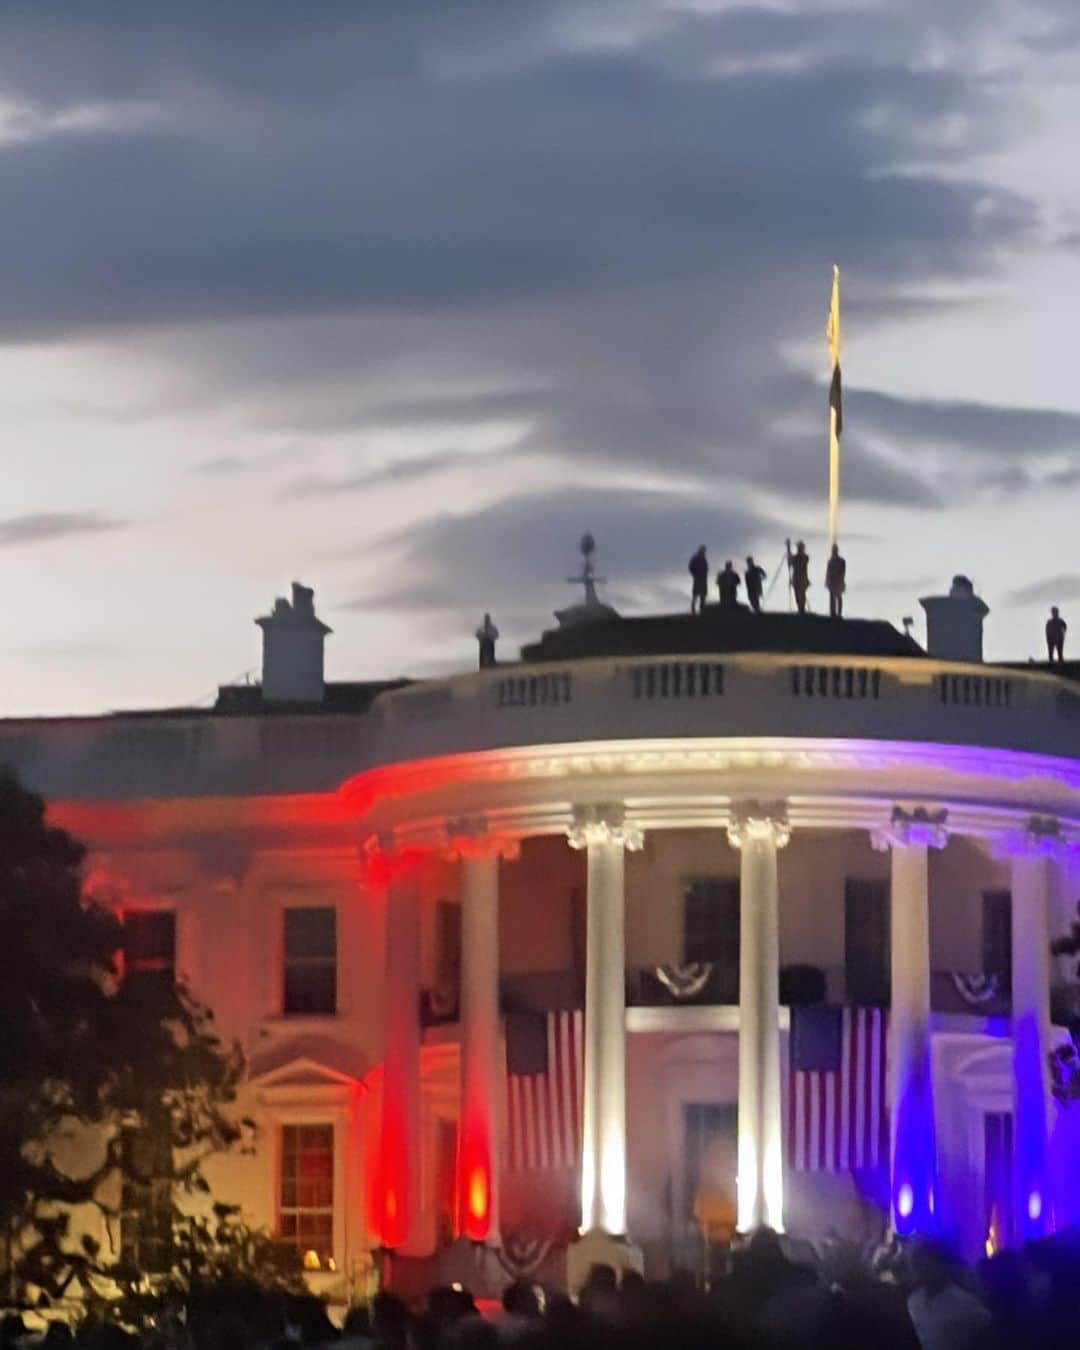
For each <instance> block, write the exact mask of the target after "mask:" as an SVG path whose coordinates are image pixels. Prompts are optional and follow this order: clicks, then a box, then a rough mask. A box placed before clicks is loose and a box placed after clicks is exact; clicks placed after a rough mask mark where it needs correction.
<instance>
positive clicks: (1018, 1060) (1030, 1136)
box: [379, 801, 1060, 1250]
mask: <svg viewBox="0 0 1080 1350" xmlns="http://www.w3.org/2000/svg"><path fill="white" fill-rule="evenodd" d="M726 829H727V838H728V841H729V843H730V844H731V845H732V846H733V847H735V848H736V849H738V850H739V853H740V885H741V889H740V896H741V903H740V971H739V1077H738V1092H739V1110H738V1127H737V1129H738V1135H737V1168H738V1177H737V1187H738V1227H739V1229H740V1230H741V1231H748V1230H751V1229H753V1228H756V1227H759V1226H762V1225H767V1226H769V1227H771V1228H773V1229H775V1230H776V1231H778V1232H779V1231H783V1214H784V1156H783V1154H784V1144H783V1130H782V1088H781V1055H780V1009H779V904H778V901H779V893H778V878H777V855H778V852H779V850H780V849H782V848H783V847H784V846H785V844H786V843H787V842H788V839H789V838H790V833H791V828H790V825H789V822H788V815H787V810H786V807H785V804H784V803H783V802H769V803H762V802H757V801H748V802H743V803H738V804H736V805H735V806H733V808H732V810H731V812H730V818H729V820H728V822H727V827H726ZM948 832H949V824H948V812H947V811H946V810H944V809H942V810H938V811H928V810H926V809H924V808H916V809H913V810H906V809H904V808H902V807H900V806H897V807H896V808H895V809H894V810H893V812H892V815H891V817H890V819H889V820H888V822H887V823H886V824H884V825H882V826H880V827H878V828H875V829H873V830H872V831H871V842H872V844H873V846H874V847H875V848H877V849H880V850H888V851H889V852H890V854H891V860H890V869H891V958H890V963H891V1005H890V1013H889V1043H888V1068H889V1103H890V1181H891V1208H892V1222H893V1226H894V1228H895V1229H896V1231H897V1232H899V1233H901V1234H904V1233H909V1232H914V1231H925V1230H929V1229H932V1228H933V1227H934V1209H935V1180H936V1179H935V1164H936V1146H935V1123H934V1102H933V1073H932V1063H931V1009H930V911H929V853H930V851H931V850H934V849H940V848H942V847H944V845H945V843H946V842H947V839H948ZM447 834H448V837H447V847H448V848H449V849H450V851H451V852H452V853H453V854H454V855H455V856H457V857H459V858H460V865H461V869H462V874H461V899H462V974H461V1008H460V1018H461V1115H460V1121H461V1125H460V1145H459V1168H458V1173H459V1184H460V1187H461V1193H460V1213H461V1216H462V1218H461V1221H462V1228H463V1231H464V1233H465V1235H466V1236H467V1237H469V1238H471V1239H473V1240H474V1241H477V1242H485V1243H487V1244H489V1245H491V1246H497V1245H498V1244H499V1241H500V1234H499V1175H500V1170H501V1168H500V1161H501V1159H500V1151H501V1142H502V1133H503V1131H502V1120H501V1100H502V1099H501V1093H500V1091H499V1084H500V1073H501V1069H500V1064H499V1054H500V1050H499V956H498V953H499V861H500V857H501V856H505V854H506V852H507V845H506V844H504V843H502V842H500V841H499V840H497V839H495V838H493V837H491V836H490V835H489V834H488V832H487V829H486V827H485V825H484V822H483V821H464V822H462V821H457V822H452V823H451V824H450V826H449V827H448V832H447ZM567 838H568V842H569V844H570V846H571V847H573V848H575V849H580V850H582V851H583V852H584V853H585V855H586V875H587V924H588V926H587V939H586V982H585V988H586V994H585V1001H586V1006H585V1033H584V1035H585V1041H584V1104H583V1105H584V1111H583V1138H582V1168H581V1230H582V1232H591V1233H597V1234H603V1235H606V1236H610V1237H616V1238H618V1237H623V1236H625V1235H626V1232H627V1184H626V1181H627V1179H626V1079H625V1075H626V1006H625V938H624V913H625V885H624V866H625V854H626V852H628V851H634V850H637V849H640V848H641V847H642V842H643V835H642V831H641V829H640V828H638V827H637V826H636V825H635V824H634V823H633V822H632V821H630V820H628V819H627V816H626V812H625V809H624V807H623V806H622V805H621V804H620V803H603V804H590V805H587V806H582V807H578V808H576V809H575V810H574V812H573V818H572V821H571V823H570V825H569V828H568V830H567ZM1059 844H1060V840H1059V828H1058V824H1057V822H1056V820H1053V819H1048V818H1043V817H1033V818H1031V819H1030V820H1029V821H1028V822H1027V823H1026V825H1025V826H1024V827H1023V828H1020V829H1018V830H1015V831H1013V832H1012V833H1007V834H1003V835H1002V836H1001V837H1000V838H999V839H998V840H997V848H998V851H999V852H1000V853H1002V854H1004V855H1007V856H1008V857H1009V858H1010V859H1011V879H1012V910H1013V933H1014V939H1015V940H1014V944H1013V974H1012V991H1011V992H1012V1010H1013V1036H1014V1058H1015V1084H1016V1090H1015V1107H1014V1120H1015V1135H1014V1137H1015V1141H1016V1147H1015V1154H1016V1165H1015V1167H1014V1175H1015V1184H1016V1187H1017V1195H1016V1213H1017V1215H1018V1216H1019V1223H1020V1227H1021V1231H1022V1235H1023V1236H1037V1235H1038V1234H1040V1233H1042V1232H1045V1231H1046V1230H1047V1227H1048V1226H1049V1224H1050V1223H1051V1220H1052V1216H1051V1213H1050V1209H1051V1206H1050V1197H1049V1194H1048V1185H1047V1182H1048V1145H1049V1138H1048V1120H1049V1111H1048V1094H1049V1082H1048V1071H1047V1049H1048V1045H1049V1033H1050V1014H1049V978H1050V975H1049V938H1050V934H1049V919H1048V906H1049V860H1050V858H1051V857H1052V856H1053V855H1054V854H1055V852H1056V851H1057V849H1058V847H1059ZM391 889H392V894H391V895H390V896H389V903H388V908H387V941H386V950H387V967H388V969H387V975H388V979H387V990H388V996H387V1027H386V1064H385V1070H384V1080H383V1142H382V1150H381V1167H382V1173H381V1176H380V1180H379V1184H380V1186H381V1190H382V1195H383V1214H382V1222H381V1229H382V1232H381V1236H382V1240H383V1242H384V1243H385V1245H387V1246H390V1247H396V1246H400V1247H402V1249H403V1250H407V1248H408V1243H409V1236H410V1234H415V1233H416V1231H417V1217H418V1216H417V1209H418V1205H419V1184H418V1164H417V1159H418V1157H419V1154H420V1147H419V1127H418V1121H419V1106H420V1100H419V1093H420V1089H419V1083H420V1062H419V1061H420V1027H419V1011H418V1006H417V998H416V994H417V989H418V986H419V963H420V931H419V908H418V901H417V898H416V893H415V889H414V888H413V887H412V886H411V885H410V884H409V883H408V882H404V883H402V884H399V885H397V886H394V887H392V888H391Z"/></svg>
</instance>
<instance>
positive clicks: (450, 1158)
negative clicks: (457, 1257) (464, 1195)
mask: <svg viewBox="0 0 1080 1350" xmlns="http://www.w3.org/2000/svg"><path fill="white" fill-rule="evenodd" d="M436 1148H437V1150H438V1154H437V1160H436V1178H437V1182H438V1194H437V1196H436V1208H435V1235H436V1240H437V1242H438V1245H439V1246H440V1247H446V1246H448V1245H449V1244H450V1243H451V1242H453V1240H454V1239H455V1238H456V1237H457V1236H458V1231H459V1230H458V1166H457V1165H458V1123H457V1121H456V1120H445V1119H444V1118H443V1117H441V1116H440V1117H439V1121H438V1134H437V1135H436Z"/></svg>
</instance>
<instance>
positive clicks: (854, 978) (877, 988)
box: [844, 877, 889, 1008]
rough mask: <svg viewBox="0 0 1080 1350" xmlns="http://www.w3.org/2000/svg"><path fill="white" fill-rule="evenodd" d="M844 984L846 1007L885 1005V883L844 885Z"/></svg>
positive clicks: (887, 950)
mask: <svg viewBox="0 0 1080 1350" xmlns="http://www.w3.org/2000/svg"><path fill="white" fill-rule="evenodd" d="M844 982H845V985H846V987H847V996H848V1001H849V1002H850V1003H853V1004H855V1006H856V1007H859V1008H880V1007H884V1006H886V1005H887V1004H888V1002H889V883H888V882H887V881H856V880H853V879H852V878H850V877H849V878H848V880H847V881H846V882H845V883H844Z"/></svg>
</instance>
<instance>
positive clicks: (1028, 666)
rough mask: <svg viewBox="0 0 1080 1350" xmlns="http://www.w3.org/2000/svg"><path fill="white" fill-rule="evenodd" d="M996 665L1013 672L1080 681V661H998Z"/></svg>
mask: <svg viewBox="0 0 1080 1350" xmlns="http://www.w3.org/2000/svg"><path fill="white" fill-rule="evenodd" d="M995 664H996V665H1000V666H1008V667H1009V668H1010V669H1012V670H1028V671H1030V670H1037V671H1040V672H1041V673H1042V674H1043V675H1060V676H1061V678H1062V679H1064V680H1077V681H1080V661H998V662H995Z"/></svg>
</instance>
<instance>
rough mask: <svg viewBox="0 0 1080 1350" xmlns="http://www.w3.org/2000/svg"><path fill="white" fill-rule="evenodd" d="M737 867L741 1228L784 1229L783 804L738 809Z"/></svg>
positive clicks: (732, 833) (733, 832) (732, 830)
mask: <svg viewBox="0 0 1080 1350" xmlns="http://www.w3.org/2000/svg"><path fill="white" fill-rule="evenodd" d="M727 833H728V840H729V841H730V843H731V844H732V846H733V847H734V848H737V849H738V850H739V851H740V853H741V855H742V856H741V859H740V866H739V1123H738V1149H737V1156H738V1164H737V1165H738V1178H737V1183H738V1226H739V1230H740V1231H741V1232H744V1233H745V1232H748V1231H749V1230H751V1229H754V1228H761V1227H768V1228H772V1229H774V1230H775V1231H776V1232H778V1233H780V1232H783V1227H784V1140H783V1131H782V1126H781V1096H780V916H779V888H778V884H777V871H776V853H777V850H778V849H781V848H783V847H784V845H785V844H786V843H787V841H788V839H789V837H790V830H789V828H788V824H787V814H786V809H785V807H784V805H783V803H778V802H772V803H761V802H744V803H740V804H738V805H736V806H734V807H733V808H732V813H731V821H730V823H729V824H728V831H727Z"/></svg>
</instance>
